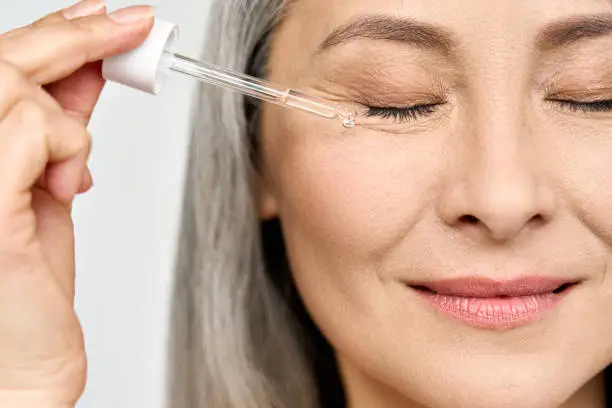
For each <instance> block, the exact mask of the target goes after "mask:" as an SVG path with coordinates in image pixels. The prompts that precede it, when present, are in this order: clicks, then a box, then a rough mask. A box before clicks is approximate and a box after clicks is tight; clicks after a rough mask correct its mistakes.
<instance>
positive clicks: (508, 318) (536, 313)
mask: <svg viewBox="0 0 612 408" xmlns="http://www.w3.org/2000/svg"><path fill="white" fill-rule="evenodd" d="M566 291H567V290H565V291H564V292H563V293H560V294H555V293H552V292H550V293H542V294H536V295H528V296H515V297H494V298H476V297H460V296H450V295H440V294H437V293H433V292H425V291H421V290H417V292H418V293H419V294H420V295H421V296H423V297H424V298H425V299H427V300H428V301H429V303H430V304H432V305H434V306H435V307H436V308H437V309H438V310H440V311H441V312H442V313H444V314H445V315H448V316H450V317H452V318H454V319H456V320H459V321H461V322H463V323H466V324H468V325H470V326H474V327H478V328H484V329H498V330H499V329H510V328H515V327H519V326H524V325H527V324H529V323H531V322H533V321H535V320H536V319H538V318H539V317H541V316H542V314H543V313H544V312H545V311H547V310H550V309H552V308H554V307H555V306H556V305H557V304H558V303H559V301H560V300H561V298H562V297H563V295H564V294H565V292H566Z"/></svg>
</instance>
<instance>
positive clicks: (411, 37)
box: [316, 14, 612, 55]
mask: <svg viewBox="0 0 612 408" xmlns="http://www.w3.org/2000/svg"><path fill="white" fill-rule="evenodd" d="M611 34H612V14H598V15H589V16H575V17H571V18H568V19H565V20H561V21H556V22H553V23H550V24H548V25H547V26H545V27H544V28H543V29H542V30H541V31H540V33H539V34H538V35H537V36H536V41H535V45H536V47H537V49H538V50H539V51H540V52H544V51H551V50H554V49H558V48H562V47H567V46H569V45H572V44H575V43H577V42H579V41H581V40H585V39H593V38H598V37H604V36H608V35H611ZM359 39H371V40H383V41H395V42H401V43H406V44H410V45H412V46H415V47H417V48H421V49H423V50H429V51H437V52H439V53H441V54H443V55H450V54H451V53H452V52H453V49H454V48H456V41H455V40H454V39H453V36H452V35H451V33H450V32H449V31H448V30H446V29H444V28H443V27H440V26H436V25H432V24H429V23H425V22H420V21H417V20H413V19H411V18H407V17H401V18H400V17H393V16H381V15H366V16H361V17H358V18H356V19H355V20H353V21H351V22H349V23H347V24H344V25H342V26H340V27H338V28H336V29H335V30H334V31H332V33H331V34H329V35H328V36H327V38H325V40H323V42H322V43H321V44H320V45H319V48H318V50H317V52H316V53H317V54H318V53H321V52H323V51H325V50H327V49H329V48H332V47H334V46H337V45H341V44H346V43H349V42H351V41H354V40H359Z"/></svg>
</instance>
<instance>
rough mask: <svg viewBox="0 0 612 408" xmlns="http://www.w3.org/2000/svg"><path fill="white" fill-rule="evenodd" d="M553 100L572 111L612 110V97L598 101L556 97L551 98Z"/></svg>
mask: <svg viewBox="0 0 612 408" xmlns="http://www.w3.org/2000/svg"><path fill="white" fill-rule="evenodd" d="M551 102H554V103H556V104H558V105H559V106H560V107H562V108H564V109H567V110H569V111H571V112H583V113H589V112H610V111H612V99H609V100H603V101H596V102H578V101H572V100H567V99H566V100H563V99H556V100H551Z"/></svg>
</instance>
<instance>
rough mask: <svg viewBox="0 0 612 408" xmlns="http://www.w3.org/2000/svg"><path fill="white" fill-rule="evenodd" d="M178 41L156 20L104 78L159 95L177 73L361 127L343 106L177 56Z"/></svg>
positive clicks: (111, 61)
mask: <svg viewBox="0 0 612 408" xmlns="http://www.w3.org/2000/svg"><path fill="white" fill-rule="evenodd" d="M177 38H178V27H177V26H176V24H173V23H170V22H167V21H164V20H162V19H159V18H155V23H154V25H153V28H152V30H151V32H150V33H149V36H148V37H147V39H146V40H145V41H144V42H143V43H142V44H141V45H140V46H139V47H137V48H136V49H134V50H132V51H129V52H126V53H123V54H119V55H116V56H114V57H110V58H107V59H105V60H104V63H103V64H102V75H103V77H104V78H106V79H107V80H110V81H114V82H117V83H121V84H124V85H127V86H130V87H132V88H135V89H139V90H142V91H145V92H149V93H152V94H157V93H159V92H160V90H161V88H162V84H163V79H164V77H165V75H166V73H168V72H169V71H174V72H179V73H181V74H184V75H187V76H189V77H192V78H196V79H198V80H200V81H203V82H206V83H209V84H212V85H216V86H220V87H223V88H227V89H231V90H234V91H237V92H240V93H242V94H245V95H248V96H251V97H254V98H257V99H261V100H264V101H266V102H270V103H273V104H276V105H281V106H286V107H291V108H295V109H299V110H301V111H305V112H309V113H313V114H315V115H318V116H320V117H323V118H327V119H339V120H340V121H341V123H342V125H343V126H345V127H348V128H352V127H355V126H356V125H358V123H357V112H356V111H355V110H351V108H347V107H345V106H343V105H342V104H335V103H333V102H330V101H327V100H325V99H323V98H318V97H316V96H312V95H307V94H305V93H303V92H300V91H297V90H293V89H288V88H285V87H282V86H278V85H275V84H273V83H271V82H268V81H265V80H263V79H259V78H255V77H253V76H249V75H245V74H242V73H240V72H235V71H232V70H229V69H225V68H221V67H218V66H216V65H213V64H209V63H205V62H202V61H196V60H194V59H191V58H188V57H185V56H182V55H180V54H177V53H175V52H174V51H173V45H174V43H175V42H176V40H177Z"/></svg>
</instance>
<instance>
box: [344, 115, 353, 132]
mask: <svg viewBox="0 0 612 408" xmlns="http://www.w3.org/2000/svg"><path fill="white" fill-rule="evenodd" d="M342 126H344V127H345V128H347V129H352V128H354V127H355V118H353V117H348V118H344V119H342Z"/></svg>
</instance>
